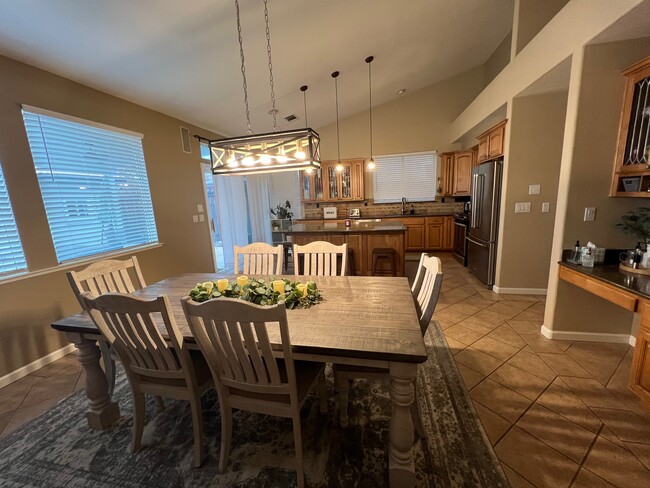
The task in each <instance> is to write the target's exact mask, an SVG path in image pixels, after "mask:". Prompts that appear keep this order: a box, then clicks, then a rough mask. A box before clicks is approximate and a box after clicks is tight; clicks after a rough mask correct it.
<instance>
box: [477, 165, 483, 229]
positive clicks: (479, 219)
mask: <svg viewBox="0 0 650 488" xmlns="http://www.w3.org/2000/svg"><path fill="white" fill-rule="evenodd" d="M476 186H477V190H478V192H479V201H480V202H481V211H480V212H479V213H478V214H477V215H476V227H479V228H480V227H482V226H483V208H482V207H483V198H484V197H485V175H478V178H477V181H476Z"/></svg>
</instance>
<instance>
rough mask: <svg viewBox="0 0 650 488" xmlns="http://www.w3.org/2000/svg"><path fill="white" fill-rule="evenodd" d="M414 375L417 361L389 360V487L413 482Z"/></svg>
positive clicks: (406, 485) (405, 485) (410, 485)
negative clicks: (390, 412) (390, 405)
mask: <svg viewBox="0 0 650 488" xmlns="http://www.w3.org/2000/svg"><path fill="white" fill-rule="evenodd" d="M416 374H417V364H409V363H390V399H391V400H392V402H393V412H392V415H391V419H390V428H389V436H390V440H389V447H388V470H389V482H390V486H391V487H400V488H401V487H412V486H414V485H415V463H414V460H413V442H414V435H413V420H412V418H411V405H412V404H413V401H414V398H415V393H414V381H415V376H416Z"/></svg>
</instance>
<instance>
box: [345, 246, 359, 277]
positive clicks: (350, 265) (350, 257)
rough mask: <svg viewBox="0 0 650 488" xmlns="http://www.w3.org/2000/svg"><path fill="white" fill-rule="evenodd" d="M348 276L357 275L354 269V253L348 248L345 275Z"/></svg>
mask: <svg viewBox="0 0 650 488" xmlns="http://www.w3.org/2000/svg"><path fill="white" fill-rule="evenodd" d="M346 274H347V275H348V276H355V275H356V274H357V272H356V270H355V269H354V251H353V250H352V249H350V248H349V247H348V270H347V273H346Z"/></svg>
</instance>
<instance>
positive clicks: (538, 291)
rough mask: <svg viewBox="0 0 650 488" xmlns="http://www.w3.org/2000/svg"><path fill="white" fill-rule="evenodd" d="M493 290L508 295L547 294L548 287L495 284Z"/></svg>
mask: <svg viewBox="0 0 650 488" xmlns="http://www.w3.org/2000/svg"><path fill="white" fill-rule="evenodd" d="M492 291H494V293H504V294H507V295H546V288H506V287H502V286H496V285H494V286H493V287H492Z"/></svg>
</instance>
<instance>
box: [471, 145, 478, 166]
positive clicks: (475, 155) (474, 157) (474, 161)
mask: <svg viewBox="0 0 650 488" xmlns="http://www.w3.org/2000/svg"><path fill="white" fill-rule="evenodd" d="M475 166H478V144H477V145H476V146H474V147H473V148H472V168H474V167H475Z"/></svg>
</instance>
